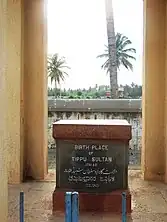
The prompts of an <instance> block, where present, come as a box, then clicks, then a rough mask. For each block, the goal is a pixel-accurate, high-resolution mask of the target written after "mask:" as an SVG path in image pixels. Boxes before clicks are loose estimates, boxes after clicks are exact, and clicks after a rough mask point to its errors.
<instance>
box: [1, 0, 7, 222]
mask: <svg viewBox="0 0 167 222" xmlns="http://www.w3.org/2000/svg"><path fill="white" fill-rule="evenodd" d="M6 11H7V1H6V0H0V107H1V108H0V221H3V222H7V221H8V218H7V216H8V185H7V165H6V164H7V161H6V158H7V152H6V150H7V141H6V140H7V127H6V119H7V112H6V111H7V106H6V100H7V94H6V93H7V90H6V71H7V70H6V33H7V32H6V31H7V30H6V28H7V27H6V20H7V18H6Z"/></svg>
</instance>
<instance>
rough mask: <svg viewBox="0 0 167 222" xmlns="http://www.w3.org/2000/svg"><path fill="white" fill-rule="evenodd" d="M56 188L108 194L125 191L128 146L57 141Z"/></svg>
mask: <svg viewBox="0 0 167 222" xmlns="http://www.w3.org/2000/svg"><path fill="white" fill-rule="evenodd" d="M56 144H57V146H56V147H57V148H56V149H57V153H56V187H57V188H62V189H67V190H75V191H79V192H111V191H113V190H117V189H126V188H127V187H128V179H127V178H128V146H127V145H125V144H123V143H122V142H112V141H107V140H99V141H98V140H57V142H56Z"/></svg>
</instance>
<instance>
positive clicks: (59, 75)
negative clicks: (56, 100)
mask: <svg viewBox="0 0 167 222" xmlns="http://www.w3.org/2000/svg"><path fill="white" fill-rule="evenodd" d="M66 69H70V68H69V67H68V66H67V65H66V61H65V58H64V57H61V58H59V56H58V54H57V53H56V54H54V55H52V56H50V57H48V77H50V79H51V83H53V82H54V84H55V89H56V90H55V97H57V86H58V85H60V82H61V81H64V80H65V78H66V77H67V76H68V73H67V72H66V71H65V70H66Z"/></svg>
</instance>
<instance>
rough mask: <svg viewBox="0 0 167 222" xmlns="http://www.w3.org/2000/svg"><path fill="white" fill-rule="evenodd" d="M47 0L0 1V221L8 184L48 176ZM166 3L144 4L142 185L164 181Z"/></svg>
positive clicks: (3, 217)
mask: <svg viewBox="0 0 167 222" xmlns="http://www.w3.org/2000/svg"><path fill="white" fill-rule="evenodd" d="M44 5H45V0H28V1H25V0H14V1H11V0H10V1H9V0H0V107H1V109H0V187H1V189H0V221H3V222H5V221H7V207H8V200H7V182H9V183H20V182H21V181H22V180H23V176H24V174H26V175H29V176H32V177H33V178H34V179H43V178H45V176H46V174H47V118H46V117H47V74H46V56H47V36H46V34H47V31H46V28H47V27H46V26H47V17H46V11H45V7H44ZM166 10H167V1H166V0H144V69H143V88H144V90H143V97H142V98H143V117H142V118H143V149H142V170H143V177H144V179H146V180H162V181H164V182H167V50H166V45H167V37H166V31H167V28H166V27H167V25H166V24H167V23H166V22H167V18H166Z"/></svg>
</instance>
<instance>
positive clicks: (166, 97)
mask: <svg viewBox="0 0 167 222" xmlns="http://www.w3.org/2000/svg"><path fill="white" fill-rule="evenodd" d="M166 13H167V2H166ZM166 24H167V17H166ZM165 31H166V42H165V45H166V47H165V48H166V57H165V58H164V59H165V71H166V72H165V73H166V75H165V101H164V104H165V113H164V114H165V118H164V119H165V120H164V124H165V126H164V129H165V176H164V181H165V183H167V27H166V30H165Z"/></svg>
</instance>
